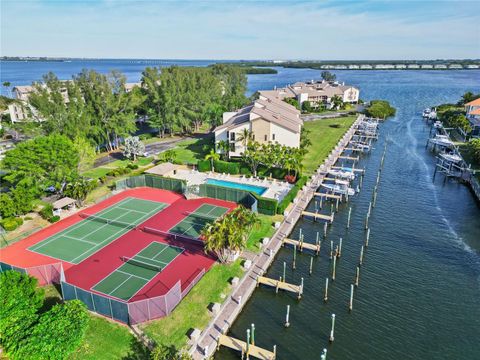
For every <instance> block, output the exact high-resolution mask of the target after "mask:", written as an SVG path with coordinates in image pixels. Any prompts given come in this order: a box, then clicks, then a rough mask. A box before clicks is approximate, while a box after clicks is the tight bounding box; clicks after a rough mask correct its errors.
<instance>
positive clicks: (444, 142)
mask: <svg viewBox="0 0 480 360" xmlns="http://www.w3.org/2000/svg"><path fill="white" fill-rule="evenodd" d="M428 141H430V142H431V143H432V144H435V145H438V146H444V147H452V146H453V141H452V140H450V139H449V138H448V136H447V135H435V137H434V138H431V139H429V140H428Z"/></svg>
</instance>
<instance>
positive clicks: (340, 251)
mask: <svg viewBox="0 0 480 360" xmlns="http://www.w3.org/2000/svg"><path fill="white" fill-rule="evenodd" d="M342 242H343V239H342V238H340V242H339V245H338V254H337V256H338V257H341V256H342Z"/></svg>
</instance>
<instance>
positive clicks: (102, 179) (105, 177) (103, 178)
mask: <svg viewBox="0 0 480 360" xmlns="http://www.w3.org/2000/svg"><path fill="white" fill-rule="evenodd" d="M98 180H100V182H101V183H102V184H105V182H106V181H107V176H106V175H103V176H100V177H99V178H98Z"/></svg>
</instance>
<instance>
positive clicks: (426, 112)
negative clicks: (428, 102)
mask: <svg viewBox="0 0 480 360" xmlns="http://www.w3.org/2000/svg"><path fill="white" fill-rule="evenodd" d="M431 112H432V109H430V108H426V109H425V110H423V113H422V116H423V117H424V118H427V117H429V116H430V113H431Z"/></svg>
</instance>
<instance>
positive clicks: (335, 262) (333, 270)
mask: <svg viewBox="0 0 480 360" xmlns="http://www.w3.org/2000/svg"><path fill="white" fill-rule="evenodd" d="M336 267H337V257H336V256H335V257H334V258H333V268H332V281H335V273H336Z"/></svg>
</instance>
